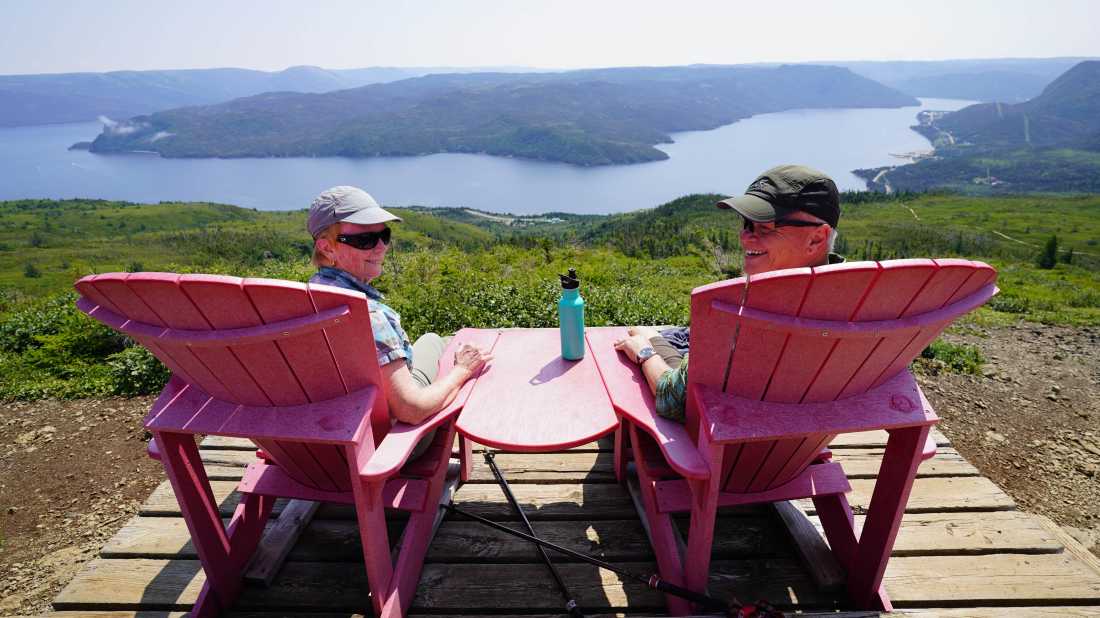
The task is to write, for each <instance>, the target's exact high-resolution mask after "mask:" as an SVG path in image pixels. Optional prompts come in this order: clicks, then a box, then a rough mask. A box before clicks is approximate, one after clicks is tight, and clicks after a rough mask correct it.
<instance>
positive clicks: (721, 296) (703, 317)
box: [688, 277, 746, 388]
mask: <svg viewBox="0 0 1100 618" xmlns="http://www.w3.org/2000/svg"><path fill="white" fill-rule="evenodd" d="M745 287H746V286H745V278H744V277H739V278H737V279H731V280H729V281H722V282H720V283H713V284H710V285H707V286H703V287H700V288H696V289H695V290H694V291H693V292H692V294H691V315H692V324H691V367H692V369H691V371H690V372H689V375H688V378H689V379H690V380H691V381H692V382H699V383H701V384H707V385H709V386H713V387H715V388H722V384H723V382H724V381H725V379H726V367H727V366H728V365H729V360H730V355H731V353H732V350H733V331H734V327H731V326H729V325H730V321H729V317H728V315H727V314H724V313H720V312H714V311H712V310H711V303H712V302H714V301H717V300H722V301H726V302H728V303H730V304H736V305H740V304H741V303H742V302H743V301H744V292H745Z"/></svg>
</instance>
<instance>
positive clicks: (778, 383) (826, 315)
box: [763, 262, 881, 403]
mask: <svg viewBox="0 0 1100 618" xmlns="http://www.w3.org/2000/svg"><path fill="white" fill-rule="evenodd" d="M880 272H881V269H880V268H879V266H878V264H877V263H875V262H856V263H851V264H843V265H841V266H837V267H833V268H828V269H825V270H823V271H821V272H818V270H817V269H815V271H814V274H813V277H812V279H811V285H810V289H809V290H808V291H807V292H806V298H805V300H803V302H802V307H801V308H800V309H799V310H798V316H799V317H801V318H812V319H820V320H842V321H848V320H852V319H853V318H854V316H855V313H856V311H857V310H858V308H859V306H860V303H861V302H862V301H863V299H864V298H865V297H866V296H867V294H868V292H869V290H870V289H871V288H872V287H873V284H874V282H875V280H876V279H877V277H878V276H879V273H880ZM838 341H839V340H838V339H836V338H835V334H834V336H832V337H830V336H819V335H817V333H814V336H805V335H791V336H790V337H789V338H788V341H787V345H786V348H785V349H784V352H783V357H782V358H781V359H780V360H779V362H778V363H777V364H776V367H775V371H774V373H773V375H772V378H771V382H770V384H769V385H768V390H767V393H766V394H765V395H764V398H763V399H764V401H776V402H783V403H798V402H800V401H802V400H803V398H804V396H805V395H806V391H807V390H808V389H809V387H810V385H811V384H812V383H813V382H814V381H815V378H817V376H818V373H819V372H820V371H821V369H822V367H823V365H824V364H825V363H826V361H828V360H829V357H830V355H831V353H832V352H833V350H834V348H835V347H836V344H837V342H838ZM827 377H828V376H827Z"/></svg>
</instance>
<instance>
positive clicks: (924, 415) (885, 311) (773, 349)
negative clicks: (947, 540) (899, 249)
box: [589, 259, 997, 614]
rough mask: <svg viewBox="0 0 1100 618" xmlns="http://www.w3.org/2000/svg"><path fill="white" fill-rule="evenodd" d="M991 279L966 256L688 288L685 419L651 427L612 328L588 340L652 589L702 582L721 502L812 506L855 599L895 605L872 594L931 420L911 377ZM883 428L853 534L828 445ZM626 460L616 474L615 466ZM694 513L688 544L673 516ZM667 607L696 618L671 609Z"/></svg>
mask: <svg viewBox="0 0 1100 618" xmlns="http://www.w3.org/2000/svg"><path fill="white" fill-rule="evenodd" d="M995 280H996V271H994V270H993V269H992V268H991V267H989V266H988V265H986V264H983V263H981V262H970V261H966V260H955V259H944V260H928V259H914V260H893V261H885V262H856V263H847V264H838V265H833V266H824V267H819V268H801V269H791V270H783V271H776V272H771V273H765V274H761V275H757V276H753V277H751V278H750V277H741V278H738V279H732V280H729V281H723V282H720V283H715V284H711V285H706V286H702V287H699V288H696V289H695V290H694V291H693V292H692V296H691V365H690V369H689V371H688V397H687V410H686V412H687V422H686V424H685V425H679V424H677V423H674V422H671V421H668V420H666V419H664V418H661V417H658V416H657V415H656V413H655V405H654V401H653V397H652V395H651V394H650V392H649V390H648V388H647V387H646V386H645V380H644V378H642V377H641V376H640V375H639V372H638V371H637V368H636V367H634V365H633V364H632V363H630V362H629V361H627V360H626V359H625V358H624V357H623V355H621V354H618V353H617V352H615V351H614V350H613V349H612V347H611V341H613V340H614V339H616V338H618V337H620V336H621V335H622V333H621V332H615V331H607V330H601V331H597V332H594V333H592V334H590V339H589V343H590V344H591V346H592V349H593V350H594V351H595V353H596V355H597V362H598V364H599V366H600V370H601V374H602V376H603V379H604V382H605V384H606V386H607V388H608V392H609V394H610V395H611V399H612V402H613V403H614V405H615V407H616V409H617V410H618V411H619V412H620V414H621V415H622V417H623V421H624V422H623V429H625V430H626V432H627V435H626V436H624V437H623V440H624V446H622V447H621V448H620V449H619V457H624V456H625V455H624V453H626V452H627V448H626V447H625V444H626V442H625V441H626V440H629V450H630V451H631V452H632V454H633V458H634V461H635V468H636V470H637V474H638V480H639V489H640V493H641V497H642V504H643V505H644V509H643V510H644V512H642V513H641V516H642V517H644V518H645V519H646V520H647V523H648V530H649V533H650V541H651V543H652V545H653V548H654V551H655V553H656V554H657V561H658V565H659V567H660V570H661V574H662V576H663V577H666V578H668V579H669V580H670V581H673V582H674V583H680V584H682V585H685V586H687V587H689V588H692V589H695V590H703V589H704V588H705V587H706V584H707V576H708V571H709V566H710V557H711V544H712V542H713V539H714V523H715V513H716V511H717V509H718V507H720V506H732V505H741V504H750V503H759V502H775V501H780V500H792V499H800V498H812V499H813V503H814V505H815V507H816V510H817V513H818V516H819V518H820V521H821V525H822V528H823V529H824V531H825V535H826V538H827V539H828V541H829V545H830V546H831V548H832V551H833V553H834V555H835V556H836V557H837V560H838V562H839V563H840V564H841V566H842V567H844V568H845V570H846V571H847V582H846V586H847V592H848V595H849V597H850V600H851V602H852V603H853V604H854V605H856V606H858V607H862V608H872V609H881V610H886V611H889V610H890V609H891V605H890V600H889V598H888V597H887V595H886V593H885V591H884V590H883V589H882V587H881V583H882V578H883V573H884V571H885V569H886V564H887V560H888V559H889V557H890V552H891V550H892V548H893V544H894V539H895V537H896V536H897V532H898V529H899V527H900V525H901V518H902V514H903V512H904V510H905V505H906V502H907V501H908V499H909V493H910V490H911V489H912V486H913V480H914V478H915V476H916V472H917V467H918V466H919V465H920V462H921V461H922V460H923V459H926V458H928V457H931V456H932V455H934V454H935V444H934V442H931V441H928V440H927V438H928V433H929V430H930V428H931V426H932V425H933V424H935V423H937V422H938V420H939V419H938V418H937V417H936V415H935V413H934V412H933V411H932V408H931V406H930V405H929V404H928V401H927V400H926V399H925V398H924V395H923V394H922V393H921V391H920V388H919V387H918V386H917V384H916V382H915V381H914V379H913V376H912V374H911V373H910V372H909V371H908V370H907V366H908V365H909V363H910V362H911V361H912V360H913V358H915V357H916V356H917V355H918V354H919V353H920V352H921V350H923V349H924V348H925V347H926V346H927V345H928V344H929V343H931V342H932V341H933V340H934V339H935V338H936V337H937V336H938V335H939V334H940V333H941V332H942V331H943V329H944V328H946V327H947V325H948V324H950V323H951V321H952V320H954V319H955V318H957V317H959V316H961V315H963V314H965V313H967V312H968V311H971V310H973V309H974V308H976V307H978V306H980V305H982V304H983V303H985V302H986V301H987V300H988V299H989V298H990V297H991V296H993V295H994V294H995V293H996V292H997V288H996V286H995V285H994V282H995ZM877 429H886V430H887V431H888V432H889V440H888V442H887V446H886V452H885V455H884V456H883V459H882V464H881V467H880V469H879V474H878V480H877V482H876V484H875V489H874V493H873V495H872V498H871V503H870V505H869V508H868V510H867V514H866V519H865V522H864V525H863V529H862V532H861V533H857V532H856V529H855V525H854V520H853V515H852V509H851V508H850V506H849V504H848V501H847V499H846V497H845V494H846V492H848V491H850V486H849V483H848V479H847V476H846V475H845V473H844V470H843V469H842V467H841V465H840V464H839V463H837V462H834V461H831V460H830V453H829V451H828V449H827V448H826V447H827V446H828V444H829V443H830V442H831V441H832V440H833V439H834V438H835V437H836V436H837V435H838V434H841V433H850V432H860V431H870V430H877ZM624 465H625V462H624V461H622V460H620V461H619V462H617V469H619V470H621V469H623V466H624ZM677 512H690V513H691V522H690V527H689V531H688V538H687V544H686V548H681V546H680V545H678V544H679V543H680V542H681V541H680V539H679V533H678V531H676V530H675V529H674V525H673V523H672V519H671V515H672V514H673V513H677ZM668 603H669V609H670V611H672V612H673V613H676V614H686V613H689V612H690V611H691V607H690V606H689V605H687V604H686V603H684V602H682V601H680V600H678V599H675V598H672V597H669V598H668Z"/></svg>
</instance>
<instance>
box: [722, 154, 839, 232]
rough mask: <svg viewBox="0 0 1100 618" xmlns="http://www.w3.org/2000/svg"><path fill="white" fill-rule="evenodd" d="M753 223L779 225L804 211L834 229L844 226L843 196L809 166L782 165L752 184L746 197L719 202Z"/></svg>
mask: <svg viewBox="0 0 1100 618" xmlns="http://www.w3.org/2000/svg"><path fill="white" fill-rule="evenodd" d="M717 206H718V207H719V208H729V209H731V210H735V211H737V212H738V213H740V214H741V216H743V217H745V218H746V219H750V220H752V221H761V222H763V221H775V220H776V219H782V218H783V217H785V216H787V215H788V214H790V213H792V212H795V211H799V210H801V211H802V212H806V213H809V214H811V215H813V216H815V217H817V218H818V219H821V220H822V221H824V222H825V223H828V224H829V225H830V226H831V227H833V228H835V227H836V226H837V223H839V222H840V193H839V191H837V188H836V183H834V182H833V180H832V178H829V177H828V176H826V175H825V173H824V172H821V171H818V170H815V169H814V168H812V167H806V166H805V165H780V166H779V167H773V168H771V169H770V170H768V171H766V172H764V173H763V174H761V175H760V176H758V177H757V179H756V180H754V181H752V184H751V185H749V188H748V189H745V194H744V195H739V196H737V197H731V198H728V199H724V200H722V201H720V202H718V204H717Z"/></svg>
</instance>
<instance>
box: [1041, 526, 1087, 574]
mask: <svg viewBox="0 0 1100 618" xmlns="http://www.w3.org/2000/svg"><path fill="white" fill-rule="evenodd" d="M1035 518H1036V519H1037V520H1038V522H1039V525H1040V526H1042V527H1043V529H1044V530H1046V531H1048V532H1050V533H1051V534H1053V535H1054V537H1055V538H1056V539H1057V540H1058V541H1059V542H1060V543H1062V544H1063V545H1065V546H1066V552H1067V553H1069V554H1071V555H1073V556H1074V557H1076V558H1077V559H1078V560H1080V561H1081V562H1083V563H1084V564H1086V565H1088V567H1089V568H1090V569H1092V570H1093V571H1095V572H1096V573H1097V575H1100V556H1097V555H1096V554H1094V553H1092V552H1091V551H1089V550H1088V549H1087V548H1086V547H1085V546H1084V545H1082V544H1081V542H1080V541H1078V540H1077V539H1075V538H1073V537H1072V536H1070V535H1069V533H1067V532H1066V531H1065V530H1063V529H1062V527H1061V526H1059V525H1058V524H1056V523H1054V522H1053V521H1052V520H1051V519H1050V518H1049V517H1046V516H1045V515H1036V516H1035Z"/></svg>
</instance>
